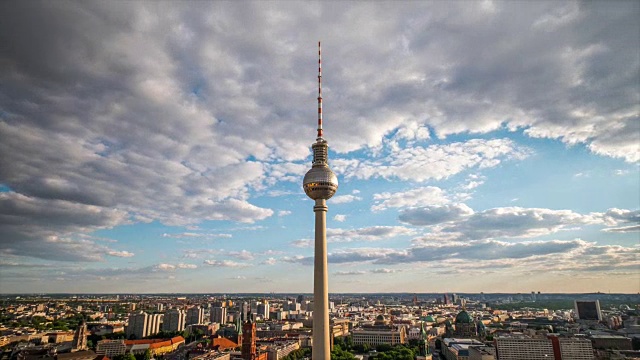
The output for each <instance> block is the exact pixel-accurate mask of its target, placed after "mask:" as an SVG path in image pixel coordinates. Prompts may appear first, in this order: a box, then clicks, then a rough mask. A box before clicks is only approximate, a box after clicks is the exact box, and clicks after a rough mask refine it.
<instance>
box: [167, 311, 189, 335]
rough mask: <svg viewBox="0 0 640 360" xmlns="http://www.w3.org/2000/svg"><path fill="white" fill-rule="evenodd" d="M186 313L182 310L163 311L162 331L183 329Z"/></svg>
mask: <svg viewBox="0 0 640 360" xmlns="http://www.w3.org/2000/svg"><path fill="white" fill-rule="evenodd" d="M186 317H187V314H186V313H185V312H184V310H179V309H171V310H168V311H167V312H165V313H164V320H163V322H162V331H167V332H169V331H183V330H184V326H185V321H186Z"/></svg>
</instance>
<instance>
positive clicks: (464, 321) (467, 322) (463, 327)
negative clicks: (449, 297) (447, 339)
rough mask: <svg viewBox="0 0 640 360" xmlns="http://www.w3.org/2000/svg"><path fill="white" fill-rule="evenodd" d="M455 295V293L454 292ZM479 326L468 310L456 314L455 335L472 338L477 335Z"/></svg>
mask: <svg viewBox="0 0 640 360" xmlns="http://www.w3.org/2000/svg"><path fill="white" fill-rule="evenodd" d="M454 295H455V294H454ZM476 330H477V326H476V323H475V321H473V319H472V318H471V316H470V315H469V313H468V312H467V311H466V310H462V311H460V312H459V313H458V315H456V319H455V330H454V335H455V337H458V338H471V337H475V336H476V335H477V332H476Z"/></svg>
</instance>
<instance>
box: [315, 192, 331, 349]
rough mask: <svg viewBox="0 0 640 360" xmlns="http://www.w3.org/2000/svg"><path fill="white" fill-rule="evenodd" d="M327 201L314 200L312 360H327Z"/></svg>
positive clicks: (328, 346) (328, 345) (328, 347)
mask: <svg viewBox="0 0 640 360" xmlns="http://www.w3.org/2000/svg"><path fill="white" fill-rule="evenodd" d="M327 210H328V207H327V201H326V200H325V199H316V205H315V206H314V207H313V211H314V213H315V216H316V238H315V254H314V264H313V353H312V359H313V360H329V358H330V357H331V349H330V343H329V275H328V269H327Z"/></svg>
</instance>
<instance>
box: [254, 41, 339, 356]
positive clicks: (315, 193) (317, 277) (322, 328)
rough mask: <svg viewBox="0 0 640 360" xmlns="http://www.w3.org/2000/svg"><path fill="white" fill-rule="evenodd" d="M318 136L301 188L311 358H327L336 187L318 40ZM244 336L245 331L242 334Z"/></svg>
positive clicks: (312, 146) (328, 354)
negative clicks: (308, 219) (308, 244)
mask: <svg viewBox="0 0 640 360" xmlns="http://www.w3.org/2000/svg"><path fill="white" fill-rule="evenodd" d="M317 130H318V136H317V138H316V142H315V143H313V145H311V148H312V149H313V163H312V167H311V170H309V171H308V172H307V173H306V174H305V176H304V180H303V182H302V187H303V189H304V192H305V193H306V194H307V196H309V197H310V198H311V199H313V200H314V201H315V206H314V207H313V211H314V212H315V218H316V219H315V246H314V247H315V249H314V266H313V303H314V310H313V349H312V359H313V360H328V359H329V357H330V344H329V276H328V270H327V211H328V209H329V208H328V207H327V200H329V199H330V198H331V197H332V196H333V195H334V194H335V193H336V191H337V190H338V177H337V176H336V175H335V174H334V173H333V171H331V169H330V168H329V164H328V162H327V160H328V157H329V146H328V144H327V141H326V140H325V139H324V138H323V137H322V136H323V133H322V51H321V48H320V42H318V129H317ZM245 336H246V335H245Z"/></svg>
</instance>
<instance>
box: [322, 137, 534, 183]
mask: <svg viewBox="0 0 640 360" xmlns="http://www.w3.org/2000/svg"><path fill="white" fill-rule="evenodd" d="M529 152H530V150H528V149H524V148H521V147H519V146H517V145H516V144H515V143H514V142H513V141H511V140H510V139H492V140H484V139H471V140H468V141H465V142H455V143H450V144H445V145H429V146H427V147H422V146H413V147H407V148H404V149H402V151H392V152H390V153H389V154H382V155H384V156H383V157H381V158H380V159H379V160H378V159H376V160H364V161H357V160H353V159H350V160H344V159H337V160H334V161H333V164H334V166H333V169H334V171H336V172H338V173H340V174H344V176H346V177H347V178H357V179H370V178H384V179H398V180H405V181H417V182H424V181H427V180H432V179H433V180H442V179H446V178H448V177H449V176H452V175H455V174H458V173H460V172H462V171H465V170H468V169H473V168H478V169H483V168H489V167H495V166H497V165H498V164H500V163H501V162H502V161H503V160H510V159H523V158H525V157H527V156H528V154H529Z"/></svg>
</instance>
